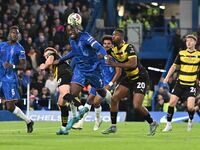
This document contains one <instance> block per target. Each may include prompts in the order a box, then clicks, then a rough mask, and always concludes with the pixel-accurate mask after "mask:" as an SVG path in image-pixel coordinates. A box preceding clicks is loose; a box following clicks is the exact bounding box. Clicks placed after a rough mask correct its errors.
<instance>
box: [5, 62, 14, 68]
mask: <svg viewBox="0 0 200 150" xmlns="http://www.w3.org/2000/svg"><path fill="white" fill-rule="evenodd" d="M3 66H4V68H13V65H12V64H10V63H8V62H5V63H4V64H3Z"/></svg>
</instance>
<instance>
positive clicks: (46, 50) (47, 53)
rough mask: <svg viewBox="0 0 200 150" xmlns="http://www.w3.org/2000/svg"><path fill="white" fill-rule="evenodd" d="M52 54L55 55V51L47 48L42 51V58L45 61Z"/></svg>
mask: <svg viewBox="0 0 200 150" xmlns="http://www.w3.org/2000/svg"><path fill="white" fill-rule="evenodd" d="M53 53H57V50H56V49H55V48H53V47H47V48H46V49H45V50H44V57H45V58H46V59H47V58H48V57H49V55H50V54H53Z"/></svg>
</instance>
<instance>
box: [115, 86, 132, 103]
mask: <svg viewBox="0 0 200 150" xmlns="http://www.w3.org/2000/svg"><path fill="white" fill-rule="evenodd" d="M128 93H129V89H128V88H127V87H125V86H124V85H121V84H119V85H118V86H117V87H116V89H115V91H114V93H113V96H112V101H120V100H121V99H122V98H125V97H126V96H127V95H128Z"/></svg>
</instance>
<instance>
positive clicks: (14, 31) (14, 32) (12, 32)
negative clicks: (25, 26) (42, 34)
mask: <svg viewBox="0 0 200 150" xmlns="http://www.w3.org/2000/svg"><path fill="white" fill-rule="evenodd" d="M20 39H21V34H20V32H19V28H18V26H12V27H10V29H9V33H8V41H11V42H17V41H19V40H20Z"/></svg>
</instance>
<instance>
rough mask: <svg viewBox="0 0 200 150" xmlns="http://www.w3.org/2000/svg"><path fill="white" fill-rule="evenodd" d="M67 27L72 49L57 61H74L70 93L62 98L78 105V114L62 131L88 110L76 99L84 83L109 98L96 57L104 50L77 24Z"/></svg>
mask: <svg viewBox="0 0 200 150" xmlns="http://www.w3.org/2000/svg"><path fill="white" fill-rule="evenodd" d="M67 27H68V28H67V33H68V34H69V36H70V38H69V41H70V45H71V48H72V50H71V51H70V52H69V53H68V54H67V55H65V56H64V57H62V58H61V59H59V63H60V62H63V61H65V60H67V59H70V58H73V59H74V60H75V61H76V62H75V65H74V71H73V76H72V80H71V85H70V93H68V94H66V95H65V96H64V97H63V98H64V99H65V100H66V101H68V102H69V103H74V105H75V106H77V107H78V109H79V115H78V116H77V117H74V118H72V119H71V120H70V121H69V122H68V125H67V127H66V131H64V132H68V130H70V129H71V128H72V126H73V124H74V123H76V122H78V121H79V120H80V119H81V118H82V117H83V115H84V114H85V113H87V112H88V111H89V108H87V107H83V106H82V104H81V102H80V101H78V100H77V97H78V96H79V93H80V92H81V91H82V89H83V87H84V86H85V85H86V83H89V84H90V85H91V86H92V87H94V88H95V89H96V90H97V92H98V94H99V95H100V96H101V97H103V98H106V99H110V98H111V94H110V92H109V91H106V89H104V85H103V78H102V74H101V68H100V66H101V62H100V59H99V58H98V55H99V54H102V55H103V56H105V55H107V53H106V50H105V49H104V48H103V47H102V46H101V44H99V43H98V42H97V41H96V40H95V39H94V38H93V37H92V36H91V35H89V34H88V33H87V32H81V31H80V30H79V26H77V25H73V24H70V25H68V26H67Z"/></svg>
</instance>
